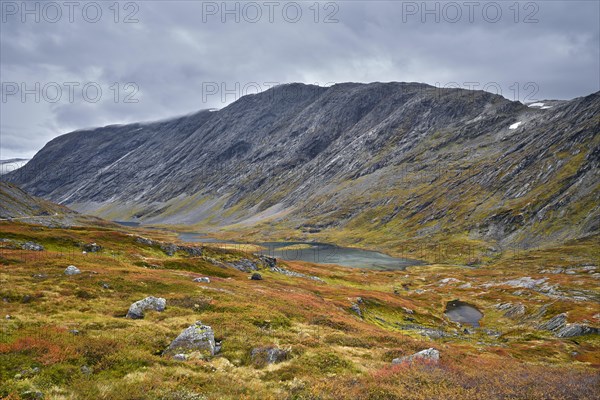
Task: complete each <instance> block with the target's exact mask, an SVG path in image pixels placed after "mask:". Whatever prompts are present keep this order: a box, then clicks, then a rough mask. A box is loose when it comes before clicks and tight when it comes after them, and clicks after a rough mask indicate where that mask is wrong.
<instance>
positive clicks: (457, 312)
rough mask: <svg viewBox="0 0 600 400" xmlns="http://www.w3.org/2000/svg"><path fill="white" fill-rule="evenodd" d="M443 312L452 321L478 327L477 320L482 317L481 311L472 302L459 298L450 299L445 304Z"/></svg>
mask: <svg viewBox="0 0 600 400" xmlns="http://www.w3.org/2000/svg"><path fill="white" fill-rule="evenodd" d="M444 314H445V315H446V316H447V317H448V318H449V319H450V320H451V321H454V322H458V323H460V324H463V325H471V326H473V327H475V328H478V327H479V321H480V320H481V318H483V313H482V312H481V311H479V310H478V309H477V307H475V306H474V305H472V304H469V303H465V302H464V301H460V300H452V301H449V302H448V303H447V304H446V310H444Z"/></svg>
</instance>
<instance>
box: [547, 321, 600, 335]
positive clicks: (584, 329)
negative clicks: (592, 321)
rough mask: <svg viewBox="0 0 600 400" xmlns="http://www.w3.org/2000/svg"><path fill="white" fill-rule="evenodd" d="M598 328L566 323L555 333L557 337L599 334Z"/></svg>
mask: <svg viewBox="0 0 600 400" xmlns="http://www.w3.org/2000/svg"><path fill="white" fill-rule="evenodd" d="M599 333H600V329H598V328H593V327H591V326H588V325H583V324H568V325H566V326H565V327H563V328H562V329H561V330H560V331H558V332H557V333H556V336H557V337H559V338H569V337H575V336H583V335H595V334H599Z"/></svg>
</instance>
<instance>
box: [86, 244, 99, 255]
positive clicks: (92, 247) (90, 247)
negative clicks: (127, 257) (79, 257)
mask: <svg viewBox="0 0 600 400" xmlns="http://www.w3.org/2000/svg"><path fill="white" fill-rule="evenodd" d="M83 250H84V251H87V252H88V253H98V252H100V251H102V246H100V245H99V244H96V243H87V244H84V245H83Z"/></svg>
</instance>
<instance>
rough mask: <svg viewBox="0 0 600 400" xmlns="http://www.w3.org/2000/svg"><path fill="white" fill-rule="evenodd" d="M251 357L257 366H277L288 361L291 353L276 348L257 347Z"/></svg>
mask: <svg viewBox="0 0 600 400" xmlns="http://www.w3.org/2000/svg"><path fill="white" fill-rule="evenodd" d="M250 357H251V359H252V361H253V362H254V363H257V364H275V363H279V362H282V361H285V360H287V359H288V357H289V351H287V350H284V349H280V348H278V347H275V346H268V347H255V348H254V349H252V351H251V352H250Z"/></svg>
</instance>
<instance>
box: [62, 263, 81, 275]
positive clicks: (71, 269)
mask: <svg viewBox="0 0 600 400" xmlns="http://www.w3.org/2000/svg"><path fill="white" fill-rule="evenodd" d="M80 273H81V271H80V270H79V268H77V267H76V266H74V265H69V266H68V267H67V268H66V269H65V275H77V274H80Z"/></svg>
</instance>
